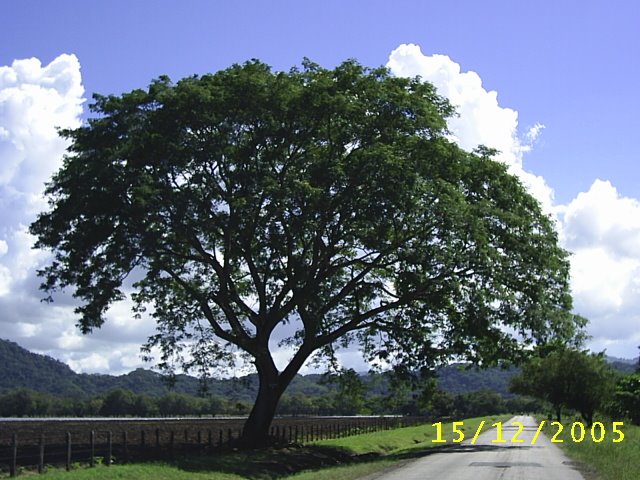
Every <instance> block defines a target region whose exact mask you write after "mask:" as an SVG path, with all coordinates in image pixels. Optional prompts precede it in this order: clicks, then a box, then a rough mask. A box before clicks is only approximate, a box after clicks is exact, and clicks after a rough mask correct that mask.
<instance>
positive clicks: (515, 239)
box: [31, 61, 576, 443]
mask: <svg viewBox="0 0 640 480" xmlns="http://www.w3.org/2000/svg"><path fill="white" fill-rule="evenodd" d="M94 99H95V102H94V103H93V105H92V106H91V109H92V111H93V112H94V113H95V115H94V116H93V117H92V118H90V119H89V120H88V121H87V123H86V124H85V125H84V126H82V127H80V128H77V129H74V130H63V131H62V135H63V136H64V137H65V138H67V139H69V140H70V142H71V143H70V147H69V149H68V153H67V155H66V156H65V159H64V163H63V166H62V168H61V169H60V170H59V171H58V172H57V173H56V174H55V175H54V177H53V179H52V180H51V181H50V183H49V184H48V186H47V188H46V195H47V196H48V198H49V202H50V209H49V211H47V212H44V213H42V214H41V215H40V216H39V217H38V219H37V221H35V222H34V223H33V224H32V225H31V232H32V233H33V234H34V235H36V236H37V238H38V241H37V247H40V248H49V249H51V250H52V251H53V259H52V260H51V262H50V264H49V265H48V266H46V267H45V268H43V269H42V270H41V271H40V274H41V275H42V276H43V278H44V281H43V288H44V289H45V290H46V291H48V292H49V293H50V294H51V293H53V291H55V290H57V289H63V288H65V287H71V288H73V291H74V295H75V297H76V298H77V299H78V301H79V306H78V307H77V309H76V312H77V314H78V316H79V320H78V324H79V327H80V328H81V329H82V331H83V332H90V331H91V330H92V329H93V328H97V327H100V326H101V325H102V323H103V322H104V320H105V312H106V311H107V309H108V307H109V306H110V305H111V304H112V303H113V302H115V301H119V300H121V299H123V298H124V297H125V296H126V295H125V294H126V293H127V292H126V289H127V288H131V289H132V297H133V299H134V301H135V303H136V305H137V307H136V309H137V312H138V313H140V311H142V310H144V308H145V307H146V306H149V305H151V306H152V307H153V308H152V310H151V311H150V314H151V315H152V316H153V317H154V318H155V319H156V321H157V325H158V334H157V335H156V336H154V337H152V338H151V339H150V342H149V345H148V347H152V346H157V347H160V348H161V350H162V351H163V356H162V361H163V364H164V365H165V366H166V364H167V363H169V361H170V360H171V359H172V358H174V357H173V355H174V354H176V352H179V350H180V348H181V347H182V346H184V345H191V347H192V349H191V351H190V352H186V353H185V354H184V356H183V358H185V359H186V361H187V364H188V365H187V366H194V365H199V366H201V368H202V369H203V372H206V371H207V369H208V368H209V367H211V366H214V367H215V366H220V365H222V364H223V363H224V362H227V361H233V360H234V359H237V358H238V354H239V353H243V354H245V355H246V356H247V357H248V358H250V360H251V361H252V362H253V364H254V365H255V368H256V370H257V373H258V376H259V380H260V387H259V392H258V395H257V398H256V401H255V405H254V407H253V410H252V411H251V414H250V416H249V419H248V421H247V423H246V425H245V429H244V438H245V440H246V441H247V442H248V443H262V442H264V441H266V440H267V434H268V433H267V432H268V427H269V424H270V422H271V420H272V417H273V414H274V411H275V409H276V406H277V403H278V400H279V398H280V397H281V395H282V393H283V392H284V391H285V389H286V388H287V385H289V383H290V382H291V380H292V379H293V378H294V376H295V375H296V373H297V372H298V371H299V369H300V368H301V367H302V365H303V364H304V363H305V361H307V360H308V359H309V358H310V356H312V355H314V354H317V355H320V356H323V355H324V356H325V357H328V358H334V355H335V351H336V348H338V347H339V346H345V345H348V344H351V343H359V344H360V345H361V346H362V351H363V353H364V355H365V356H366V357H367V358H368V359H369V360H371V361H373V360H374V359H376V358H377V359H379V360H381V362H382V363H385V364H393V363H396V364H403V365H404V366H405V367H411V368H414V367H415V368H418V367H421V366H424V365H427V366H429V365H433V364H434V363H436V362H439V361H442V360H444V359H447V358H450V357H452V356H456V357H458V358H459V359H460V358H462V359H467V360H471V361H474V362H478V363H484V364H491V363H495V362H496V361H498V360H500V359H514V358H518V357H519V356H520V355H521V354H522V353H523V352H524V351H525V348H526V346H527V345H529V344H531V343H536V342H545V341H546V340H548V339H549V338H551V337H558V336H560V337H571V336H572V335H573V333H574V329H575V327H576V320H575V318H574V317H573V315H571V313H570V308H571V297H570V294H569V292H568V272H569V268H568V262H567V255H566V252H565V251H563V250H562V249H561V248H560V247H559V246H558V244H557V236H556V232H555V231H554V226H553V224H552V221H551V220H550V219H549V218H548V217H547V216H545V215H544V214H543V213H542V212H541V209H540V206H539V204H538V202H536V200H535V199H534V198H533V197H532V196H531V195H529V194H528V193H527V192H526V190H525V188H524V187H523V186H522V184H521V183H520V182H519V181H518V179H516V178H515V177H514V176H512V175H510V174H508V173H507V169H506V167H505V166H504V165H502V164H500V163H498V162H496V161H494V160H493V159H492V158H491V155H492V152H491V151H490V150H488V149H486V148H480V149H479V150H478V151H476V152H475V153H468V152H465V151H463V150H461V149H460V148H459V147H458V146H456V145H455V144H454V143H452V142H451V141H450V139H449V136H448V132H447V129H446V119H447V117H449V116H450V115H452V114H453V113H454V111H453V109H452V107H451V106H450V105H449V103H448V102H447V101H446V100H445V99H443V98H442V97H440V96H438V95H437V93H436V91H435V89H434V87H433V86H432V85H431V84H429V83H426V82H423V81H421V80H420V79H418V78H416V79H406V78H396V77H393V76H391V75H390V74H389V72H388V71H387V70H385V69H368V68H364V67H362V66H361V65H359V64H358V63H357V62H355V61H348V62H345V63H343V64H341V65H340V66H338V67H337V68H335V69H333V70H327V69H323V68H321V67H319V66H317V65H315V64H313V63H311V62H308V61H305V62H304V63H303V65H302V67H301V68H299V69H292V70H291V71H290V72H288V73H287V72H273V71H271V69H270V68H269V67H268V66H267V65H264V64H263V63H261V62H259V61H251V62H247V63H245V64H243V65H234V66H232V67H230V68H228V69H226V70H223V71H220V72H218V73H215V74H211V75H204V76H194V77H189V78H185V79H183V80H181V81H179V82H177V83H175V84H174V83H172V82H171V81H170V80H169V79H168V78H167V77H160V78H159V79H158V80H156V81H154V82H153V83H152V84H151V85H150V86H149V88H148V89H147V90H134V91H132V92H130V93H125V94H123V95H119V96H99V95H96V96H94ZM132 272H134V274H133V275H132V276H133V277H135V278H136V279H137V281H135V282H134V283H132V282H129V284H127V283H123V282H125V279H126V278H127V276H128V275H129V274H131V273H132ZM49 298H50V297H49ZM274 338H277V339H279V340H280V341H281V344H286V345H287V346H288V348H289V349H290V351H291V352H292V354H291V355H292V356H291V358H290V360H289V361H288V363H287V364H286V365H285V366H284V367H282V368H278V367H277V366H276V363H275V361H274V355H273V353H274V348H278V345H277V342H276V341H274Z"/></svg>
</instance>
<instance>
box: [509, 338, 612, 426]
mask: <svg viewBox="0 0 640 480" xmlns="http://www.w3.org/2000/svg"><path fill="white" fill-rule="evenodd" d="M543 354H544V356H541V357H534V358H532V359H531V360H530V361H529V362H528V363H527V364H525V365H524V366H523V367H522V372H521V373H520V374H519V375H516V376H514V377H513V378H512V383H511V389H512V391H513V392H515V393H519V394H522V395H530V396H533V397H536V398H539V399H543V400H546V401H548V402H549V403H551V405H552V406H553V408H554V410H555V412H556V417H557V419H558V421H561V412H562V407H567V408H570V409H574V410H577V411H578V412H580V413H581V415H582V416H583V418H584V419H585V420H586V422H587V423H588V424H589V425H591V423H592V421H593V414H594V412H595V411H596V410H598V409H600V408H602V407H604V406H605V404H606V402H607V401H608V399H609V397H610V396H611V392H612V391H613V385H614V381H615V375H614V371H613V369H612V367H610V366H609V365H608V364H607V363H606V362H605V360H604V354H602V353H600V354H588V353H585V352H582V351H579V350H575V349H564V348H561V349H557V350H553V351H551V352H550V353H546V354H545V352H543Z"/></svg>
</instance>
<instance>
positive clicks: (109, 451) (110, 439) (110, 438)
mask: <svg viewBox="0 0 640 480" xmlns="http://www.w3.org/2000/svg"><path fill="white" fill-rule="evenodd" d="M112 457H113V435H112V434H111V430H109V431H108V432H107V467H108V466H109V465H111V458H112Z"/></svg>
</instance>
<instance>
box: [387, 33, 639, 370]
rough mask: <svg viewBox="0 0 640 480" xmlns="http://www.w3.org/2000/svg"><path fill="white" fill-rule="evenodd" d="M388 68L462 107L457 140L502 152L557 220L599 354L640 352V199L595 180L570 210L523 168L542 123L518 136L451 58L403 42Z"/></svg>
mask: <svg viewBox="0 0 640 480" xmlns="http://www.w3.org/2000/svg"><path fill="white" fill-rule="evenodd" d="M387 66H388V67H389V68H390V69H391V71H392V72H393V73H394V74H396V75H400V76H411V77H413V76H416V75H419V76H420V77H421V78H423V79H424V80H427V81H429V82H431V83H433V84H434V85H435V86H436V88H437V90H438V92H439V93H440V94H441V95H443V96H445V97H447V98H448V99H449V101H450V102H451V103H452V104H453V105H454V106H456V108H457V112H458V114H459V116H458V117H455V118H452V119H450V121H449V129H450V130H451V131H452V134H453V137H454V140H455V141H457V142H458V144H459V145H460V146H461V147H462V148H465V149H467V150H471V149H473V148H475V147H476V146H477V145H479V144H483V145H486V146H488V147H491V148H495V149H498V150H500V151H501V154H500V155H499V156H498V160H500V161H502V162H504V163H506V164H507V165H509V168H510V171H511V172H512V173H514V174H516V175H517V176H518V177H519V178H520V179H521V180H522V182H523V183H524V184H525V185H526V186H527V187H528V188H529V191H530V192H531V193H532V194H533V195H534V196H535V197H536V198H537V199H538V200H539V201H540V202H541V204H542V206H543V208H544V210H545V211H546V212H547V213H550V214H552V215H554V216H555V217H556V219H557V220H558V222H557V226H558V230H559V233H560V239H561V242H562V244H563V245H564V246H565V248H567V249H568V250H569V251H571V252H573V255H572V257H571V274H572V291H573V295H574V304H575V309H576V311H577V312H578V313H580V314H582V315H584V316H586V317H587V318H589V319H590V321H591V323H590V326H589V333H590V334H591V335H593V340H592V342H591V347H592V348H593V349H594V350H600V349H602V348H607V349H608V353H609V354H611V355H616V356H626V357H631V356H634V355H636V350H635V347H636V345H638V343H640V202H639V201H638V200H637V199H634V198H624V197H621V196H620V195H619V194H618V192H617V191H616V189H615V187H613V186H612V185H611V183H610V182H607V181H602V180H595V181H594V183H593V185H592V186H591V188H590V189H589V191H588V192H582V193H579V194H578V195H577V196H576V197H575V199H574V200H572V201H571V202H570V203H569V204H568V205H557V204H555V202H554V194H553V190H552V188H551V187H550V186H549V185H547V183H546V181H545V180H544V178H543V177H541V176H538V175H535V174H534V173H531V172H529V171H527V170H525V168H524V161H523V160H524V155H525V154H526V153H527V152H528V151H530V150H531V149H532V148H533V146H534V144H535V142H536V140H537V139H538V138H539V136H540V135H541V132H542V130H543V129H544V125H542V124H541V123H537V124H535V125H533V126H532V127H530V128H528V129H527V130H526V131H525V133H524V134H522V135H519V133H518V113H517V112H516V111H515V110H513V109H510V108H505V107H502V106H500V105H499V103H498V95H497V93H496V92H495V91H487V90H485V88H484V87H483V85H482V80H481V78H480V76H479V75H478V74H477V73H475V72H463V71H462V69H461V68H460V65H458V64H457V63H456V62H454V61H453V60H451V59H450V58H449V57H447V56H445V55H424V54H423V53H422V52H421V50H420V47H418V46H416V45H401V46H399V47H398V48H397V49H395V50H394V51H393V52H391V55H390V56H389V62H388V64H387Z"/></svg>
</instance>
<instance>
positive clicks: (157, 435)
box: [156, 428, 160, 448]
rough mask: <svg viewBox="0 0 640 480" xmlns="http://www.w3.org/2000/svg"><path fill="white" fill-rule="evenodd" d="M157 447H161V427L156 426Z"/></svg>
mask: <svg viewBox="0 0 640 480" xmlns="http://www.w3.org/2000/svg"><path fill="white" fill-rule="evenodd" d="M156 448H160V429H159V428H156Z"/></svg>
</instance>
